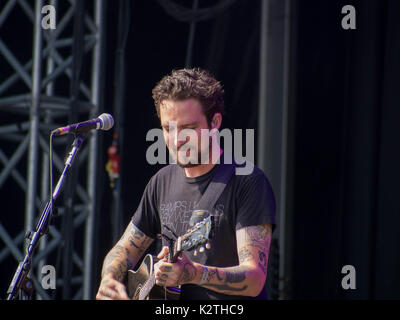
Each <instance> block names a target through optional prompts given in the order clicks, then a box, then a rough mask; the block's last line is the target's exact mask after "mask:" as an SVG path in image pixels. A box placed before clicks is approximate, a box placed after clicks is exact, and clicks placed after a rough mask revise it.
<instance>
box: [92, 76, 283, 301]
mask: <svg viewBox="0 0 400 320" xmlns="http://www.w3.org/2000/svg"><path fill="white" fill-rule="evenodd" d="M153 99H154V102H155V107H156V110H157V115H158V117H159V119H160V121H161V127H162V129H163V134H164V139H165V143H166V145H167V147H168V149H169V152H170V155H171V156H172V158H173V159H174V160H176V163H177V164H170V165H168V166H165V167H164V168H162V169H161V170H159V171H158V172H157V174H155V175H154V176H153V177H152V178H151V179H150V181H149V183H148V184H147V186H146V189H145V191H144V194H143V196H142V199H141V202H140V204H139V207H138V209H137V210H136V212H135V214H134V215H133V217H132V221H131V222H130V223H129V225H128V227H127V228H126V231H125V233H124V234H123V235H122V237H121V239H120V240H119V241H118V242H117V244H116V245H115V246H114V247H113V248H112V249H111V251H110V252H109V253H108V254H107V256H106V258H105V260H104V264H103V270H102V280H101V284H100V288H99V290H98V293H97V296H96V298H97V299H128V296H127V293H126V289H125V286H124V285H123V282H124V279H125V276H126V273H127V270H128V269H129V268H132V266H135V265H136V264H137V263H138V261H139V260H140V258H141V257H142V255H143V253H144V252H145V251H146V250H147V248H148V247H149V246H150V244H151V243H152V242H153V241H154V239H155V238H156V237H157V235H159V234H167V233H169V234H171V233H172V234H174V235H177V236H180V235H183V234H184V233H186V231H187V230H188V229H189V228H190V218H191V214H192V212H193V210H197V209H210V211H211V215H212V216H213V217H214V218H215V221H216V223H215V225H216V226H215V230H214V236H213V238H212V241H211V249H210V250H207V251H206V252H205V253H203V254H206V257H202V256H201V255H200V254H199V255H197V256H194V255H193V254H189V253H182V254H181V255H180V257H179V258H178V259H177V261H175V262H174V263H170V262H168V251H169V249H168V247H167V246H164V247H163V248H162V250H161V252H160V253H159V255H158V258H160V260H159V261H158V262H157V263H156V265H155V275H156V284H157V285H160V286H179V285H180V286H181V299H196V300H200V299H201V300H202V299H248V298H265V297H266V295H265V288H264V287H265V280H266V276H267V265H268V256H269V248H270V243H271V234H272V231H273V227H274V226H275V201H274V196H273V192H272V189H271V186H270V184H269V182H268V180H267V178H266V177H265V175H264V173H263V172H262V171H261V170H260V169H258V168H257V167H254V169H253V171H252V172H251V173H250V174H248V175H237V174H235V173H234V174H233V176H232V177H231V179H230V181H229V183H228V184H227V185H226V187H225V189H224V191H223V193H222V194H221V196H220V198H219V200H218V201H217V203H216V205H215V206H214V207H213V208H198V207H197V204H198V202H199V200H200V198H201V196H202V194H203V193H204V192H205V190H206V188H207V186H208V185H209V184H210V182H211V180H212V178H213V176H214V175H215V173H216V172H217V170H218V168H219V166H220V164H218V163H215V158H216V159H218V158H219V156H220V160H222V158H223V157H222V156H221V155H222V154H223V153H224V151H223V150H221V149H220V147H219V146H218V144H217V143H216V142H215V139H214V137H215V136H214V135H212V134H211V135H210V138H209V139H208V140H207V139H205V140H204V139H201V131H202V130H205V129H209V130H212V129H214V131H215V130H218V129H219V128H220V126H221V122H222V114H223V111H224V110H223V109H224V101H223V89H222V86H221V84H220V83H219V82H218V81H216V80H215V79H214V78H213V77H212V76H211V75H210V74H209V73H208V72H207V71H205V70H201V69H199V68H194V69H181V70H175V71H173V72H172V73H171V75H168V76H165V77H164V78H163V79H162V80H161V81H160V82H159V83H158V84H157V85H156V86H155V88H154V89H153ZM184 129H191V130H186V131H190V132H191V133H193V132H195V133H196V135H195V136H197V138H196V137H195V138H193V135H192V136H191V137H189V138H190V139H188V136H186V139H185V138H182V135H181V134H180V133H181V132H183V130H184ZM193 150H195V152H193ZM210 151H211V152H210ZM215 155H216V156H215ZM213 159H214V161H213ZM222 161H223V160H222ZM222 161H221V162H222ZM204 258H206V259H205V261H206V262H205V264H201V263H200V262H199V261H202V260H201V259H203V260H204Z"/></svg>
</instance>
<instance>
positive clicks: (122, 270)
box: [96, 223, 153, 299]
mask: <svg viewBox="0 0 400 320" xmlns="http://www.w3.org/2000/svg"><path fill="white" fill-rule="evenodd" d="M152 242H153V239H152V238H149V237H147V236H146V235H145V234H144V233H143V232H141V231H140V230H139V229H138V228H137V227H136V226H135V225H134V224H133V223H129V225H128V227H127V228H126V230H125V232H124V234H123V235H122V237H121V239H120V240H119V241H118V242H117V243H116V245H115V246H114V247H113V248H112V249H111V250H110V252H109V253H108V254H107V256H106V257H105V259H104V263H103V269H102V272H101V278H102V280H101V283H100V288H99V291H98V292H97V296H96V299H127V298H128V296H127V294H126V289H125V286H124V285H123V284H122V282H123V281H124V279H125V277H126V273H127V271H128V269H130V268H132V266H135V265H136V263H137V262H138V261H139V259H140V258H141V256H142V255H143V253H144V252H145V251H146V249H147V248H148V247H149V246H150V244H151V243H152Z"/></svg>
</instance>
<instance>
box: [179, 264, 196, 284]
mask: <svg viewBox="0 0 400 320" xmlns="http://www.w3.org/2000/svg"><path fill="white" fill-rule="evenodd" d="M196 274H197V271H196V268H195V267H193V266H192V265H190V263H186V264H185V265H184V266H183V272H182V276H181V278H180V279H179V283H182V284H183V283H188V282H190V281H192V280H193V279H194V278H195V277H196Z"/></svg>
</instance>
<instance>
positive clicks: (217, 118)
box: [211, 113, 222, 129]
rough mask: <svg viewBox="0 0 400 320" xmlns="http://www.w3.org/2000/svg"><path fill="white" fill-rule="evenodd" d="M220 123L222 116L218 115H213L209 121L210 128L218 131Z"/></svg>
mask: <svg viewBox="0 0 400 320" xmlns="http://www.w3.org/2000/svg"><path fill="white" fill-rule="evenodd" d="M221 123H222V115H221V114H220V113H216V114H214V117H213V119H212V121H211V128H212V129H219V127H221Z"/></svg>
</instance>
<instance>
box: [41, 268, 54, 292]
mask: <svg viewBox="0 0 400 320" xmlns="http://www.w3.org/2000/svg"><path fill="white" fill-rule="evenodd" d="M41 273H42V282H41V283H42V288H43V289H45V290H47V289H53V290H54V289H55V288H56V268H54V266H52V265H50V264H47V265H45V266H43V267H42V270H41Z"/></svg>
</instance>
